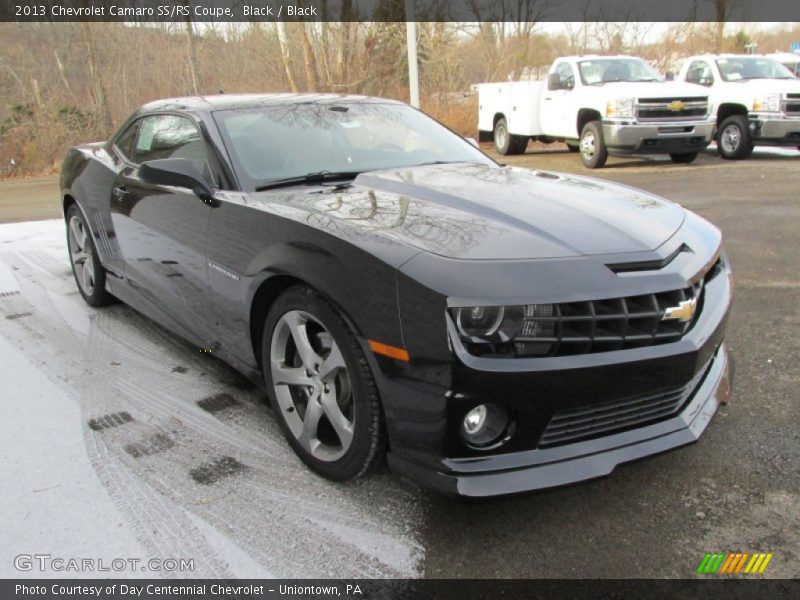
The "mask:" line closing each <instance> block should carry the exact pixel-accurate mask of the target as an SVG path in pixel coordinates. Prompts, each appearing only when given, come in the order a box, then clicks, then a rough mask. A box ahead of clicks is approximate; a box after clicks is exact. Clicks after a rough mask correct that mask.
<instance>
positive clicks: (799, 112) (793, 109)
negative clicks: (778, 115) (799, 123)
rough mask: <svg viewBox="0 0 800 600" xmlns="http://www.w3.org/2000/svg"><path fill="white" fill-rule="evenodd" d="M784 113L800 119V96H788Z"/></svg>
mask: <svg viewBox="0 0 800 600" xmlns="http://www.w3.org/2000/svg"><path fill="white" fill-rule="evenodd" d="M783 112H784V113H785V114H786V115H787V116H789V117H800V94H786V100H784V102H783Z"/></svg>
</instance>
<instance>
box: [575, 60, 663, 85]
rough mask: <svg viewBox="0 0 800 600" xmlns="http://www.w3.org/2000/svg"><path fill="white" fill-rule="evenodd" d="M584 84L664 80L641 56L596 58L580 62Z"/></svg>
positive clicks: (579, 67)
mask: <svg viewBox="0 0 800 600" xmlns="http://www.w3.org/2000/svg"><path fill="white" fill-rule="evenodd" d="M578 70H579V71H580V74H581V81H583V83H584V85H602V84H604V83H614V82H617V81H662V79H661V76H660V75H659V74H658V73H657V72H656V71H655V69H653V67H651V66H650V65H648V64H647V63H646V62H644V61H643V60H641V59H639V58H596V59H592V60H582V61H580V62H579V63H578Z"/></svg>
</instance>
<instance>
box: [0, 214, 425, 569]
mask: <svg viewBox="0 0 800 600" xmlns="http://www.w3.org/2000/svg"><path fill="white" fill-rule="evenodd" d="M0 360H2V365H3V366H2V371H1V372H0V376H1V377H2V389H3V392H2V394H0V410H2V411H3V415H2V417H0V439H2V442H0V481H2V482H3V487H2V492H0V577H20V576H31V577H42V576H45V577H46V576H59V575H63V573H61V572H54V571H47V572H40V571H39V570H38V569H36V568H34V570H32V571H29V572H18V571H17V570H16V569H15V568H14V557H15V556H17V555H19V554H50V555H51V556H52V557H54V558H57V557H58V558H93V559H95V560H98V559H103V560H104V563H105V564H106V565H108V564H109V563H110V562H111V560H112V559H114V558H123V559H128V558H138V559H141V560H142V561H146V560H149V559H151V558H155V559H162V560H163V559H167V558H176V559H193V560H194V571H193V572H182V573H181V572H168V571H165V570H155V571H153V572H150V571H147V572H138V571H136V570H131V569H129V568H128V569H126V570H125V571H122V572H120V573H116V572H113V573H106V574H104V575H103V574H101V575H102V576H112V575H113V576H131V577H133V576H137V577H138V576H169V577H270V576H277V577H413V576H416V575H418V574H419V569H420V565H421V560H422V556H423V552H422V547H421V545H420V544H419V542H418V533H417V531H418V526H419V523H420V520H421V513H422V507H421V505H420V496H419V494H418V492H417V491H416V489H415V488H413V487H411V486H410V485H408V484H406V483H404V482H402V481H401V480H399V479H398V478H397V477H394V476H392V475H387V474H380V475H377V476H374V477H372V478H370V479H368V480H366V481H361V482H357V483H355V484H351V485H338V484H333V483H330V482H327V481H325V480H322V479H320V478H318V477H316V476H315V475H313V474H312V473H310V472H309V471H308V470H307V469H306V468H305V467H304V466H303V465H302V463H301V462H300V461H299V460H298V459H297V458H296V457H295V456H294V454H293V453H292V452H291V450H290V449H289V448H288V446H287V445H286V443H285V442H284V440H283V438H282V436H281V434H280V431H279V429H278V426H277V424H276V423H275V420H274V418H273V417H272V414H271V412H270V410H269V409H268V407H267V406H266V405H265V403H264V402H263V395H264V392H263V391H262V390H259V389H258V388H255V387H253V386H252V385H251V384H250V383H249V382H247V381H246V380H245V379H244V378H243V377H241V376H240V375H239V374H238V373H236V372H234V371H233V370H232V369H230V368H229V367H227V366H226V365H224V364H222V363H221V362H220V361H218V360H216V359H215V358H213V357H210V356H208V355H203V354H201V353H200V352H199V351H198V350H197V349H196V348H194V347H192V346H191V345H189V344H186V343H184V342H182V341H180V340H177V339H176V338H175V336H173V335H172V334H170V333H169V332H168V331H166V330H164V329H162V328H161V327H159V326H158V325H156V324H155V323H153V322H152V321H150V320H148V319H147V318H145V317H143V316H142V315H140V314H138V313H136V312H134V311H133V310H132V309H130V308H128V307H127V306H125V305H123V304H116V305H112V306H109V307H106V308H104V309H100V310H97V309H93V308H91V307H89V306H87V305H86V304H85V303H84V302H83V300H82V299H81V297H80V295H79V294H78V292H77V288H76V286H75V283H74V280H73V279H72V274H71V271H70V268H69V260H68V257H67V252H66V248H65V234H64V225H63V221H61V220H53V221H39V222H35V223H15V224H7V225H0ZM203 407H205V408H203ZM139 568H141V567H139ZM69 575H70V576H76V575H79V574H78V573H74V572H70V573H69ZM83 575H84V576H88V577H91V576H97V575H98V574H97V573H93V572H87V573H84V574H83Z"/></svg>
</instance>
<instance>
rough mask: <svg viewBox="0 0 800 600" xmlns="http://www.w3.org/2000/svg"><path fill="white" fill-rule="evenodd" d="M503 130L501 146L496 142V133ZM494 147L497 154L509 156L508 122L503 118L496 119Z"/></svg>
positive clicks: (509, 135) (509, 137) (509, 136)
mask: <svg viewBox="0 0 800 600" xmlns="http://www.w3.org/2000/svg"><path fill="white" fill-rule="evenodd" d="M501 129H502V130H505V145H503V146H501V145H500V144H499V143H498V141H497V132H498V131H500V130H501ZM494 147H495V150H497V153H498V154H502V155H503V156H505V155H507V154H509V151H510V150H511V134H510V133H509V132H508V122H507V121H506V120H505V118H502V119H498V121H497V123H495V125H494Z"/></svg>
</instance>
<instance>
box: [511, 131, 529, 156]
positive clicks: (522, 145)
mask: <svg viewBox="0 0 800 600" xmlns="http://www.w3.org/2000/svg"><path fill="white" fill-rule="evenodd" d="M529 141H530V138H529V137H527V136H523V135H512V136H511V143H512V145H513V149H514V151H513V152H511V153H510V154H525V150H527V149H528V142H529Z"/></svg>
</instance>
